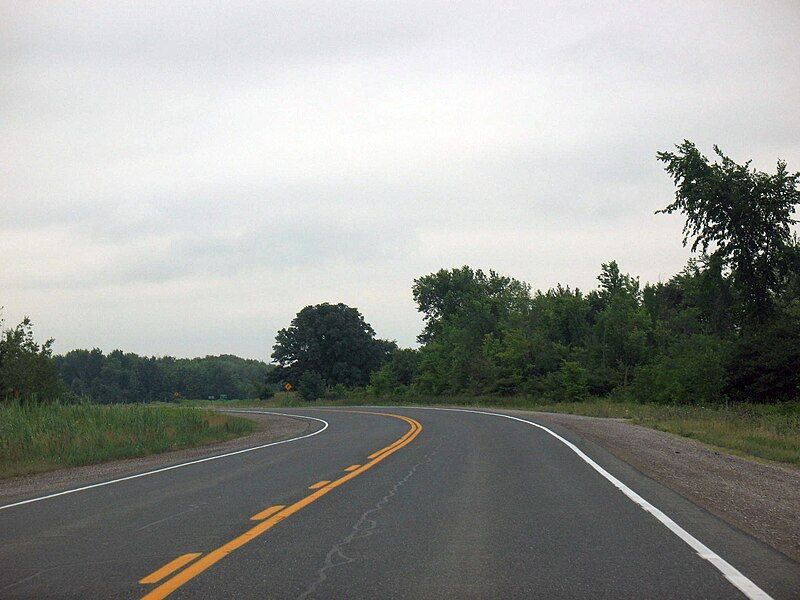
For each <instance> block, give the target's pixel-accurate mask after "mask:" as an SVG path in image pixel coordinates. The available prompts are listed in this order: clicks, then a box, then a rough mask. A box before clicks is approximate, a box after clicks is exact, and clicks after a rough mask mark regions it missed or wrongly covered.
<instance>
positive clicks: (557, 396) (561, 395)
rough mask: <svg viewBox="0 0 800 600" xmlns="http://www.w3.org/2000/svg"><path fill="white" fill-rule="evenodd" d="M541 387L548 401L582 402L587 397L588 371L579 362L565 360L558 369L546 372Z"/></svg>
mask: <svg viewBox="0 0 800 600" xmlns="http://www.w3.org/2000/svg"><path fill="white" fill-rule="evenodd" d="M543 387H544V397H545V399H546V400H548V401H549V402H583V401H584V400H588V399H589V373H588V372H587V371H586V369H584V368H583V367H582V366H581V365H580V364H579V363H577V362H574V361H569V360H565V361H564V362H562V363H561V367H560V368H559V369H558V371H553V372H552V373H548V375H547V376H546V377H545V379H544V386H543Z"/></svg>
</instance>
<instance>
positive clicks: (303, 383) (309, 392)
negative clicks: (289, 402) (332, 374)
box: [297, 371, 325, 402]
mask: <svg viewBox="0 0 800 600" xmlns="http://www.w3.org/2000/svg"><path fill="white" fill-rule="evenodd" d="M297 393H298V394H300V397H301V398H302V399H303V400H306V401H307V402H313V401H314V400H319V399H320V398H324V397H325V380H324V379H323V378H322V375H320V374H319V373H317V372H316V371H303V374H302V375H300V379H299V380H298V382H297Z"/></svg>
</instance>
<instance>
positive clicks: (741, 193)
mask: <svg viewBox="0 0 800 600" xmlns="http://www.w3.org/2000/svg"><path fill="white" fill-rule="evenodd" d="M676 148H677V152H659V153H658V154H657V156H658V160H660V161H662V162H663V163H665V164H666V170H667V172H668V173H669V174H670V175H671V176H672V178H673V180H674V181H675V185H676V187H677V190H676V192H675V201H674V202H672V204H669V205H668V206H667V207H666V208H664V209H663V210H662V211H659V212H665V213H673V212H681V213H683V214H684V215H685V216H686V223H685V225H684V228H683V233H684V239H683V243H684V245H686V244H687V243H688V242H689V241H690V240H691V248H692V251H695V250H698V249H699V250H701V251H702V252H703V253H704V254H705V253H709V254H710V256H711V257H712V258H714V259H719V260H720V261H721V263H722V265H723V266H724V267H725V268H727V269H728V270H729V271H730V274H731V276H732V280H733V283H734V285H735V288H736V291H737V293H738V295H739V300H740V306H741V309H742V310H741V316H742V320H743V323H744V324H746V325H752V324H755V323H763V322H764V321H765V320H767V319H768V318H769V317H770V315H771V312H772V311H771V309H772V308H773V304H774V299H775V296H776V295H777V294H779V293H780V291H781V289H780V288H781V287H782V285H783V284H784V282H785V281H786V278H787V272H788V271H789V270H790V269H791V265H790V248H791V245H792V232H791V226H792V225H793V224H794V223H795V222H796V221H795V220H794V219H793V214H794V210H795V207H796V205H797V204H798V202H800V190H799V189H798V181H800V173H789V172H788V171H787V169H786V163H785V162H783V161H781V160H779V161H778V165H777V170H776V172H775V174H774V175H770V174H767V173H763V172H760V171H757V170H755V169H753V168H751V166H750V161H748V162H746V163H745V164H743V165H739V164H737V163H735V162H734V161H733V160H731V159H730V158H729V157H727V156H726V155H725V154H723V153H722V151H721V150H720V149H719V148H718V147H717V146H714V152H715V153H716V155H717V157H718V158H719V162H710V161H709V160H708V158H706V157H705V156H703V155H702V154H701V153H700V151H699V150H698V149H697V147H696V146H695V145H694V144H693V143H692V142H690V141H688V140H685V141H684V142H683V143H682V144H680V145H678V146H676Z"/></svg>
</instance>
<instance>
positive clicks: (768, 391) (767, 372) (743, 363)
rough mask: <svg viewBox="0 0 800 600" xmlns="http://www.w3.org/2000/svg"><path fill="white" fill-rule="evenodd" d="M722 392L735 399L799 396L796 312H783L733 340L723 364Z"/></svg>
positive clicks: (799, 346) (799, 340)
mask: <svg viewBox="0 0 800 600" xmlns="http://www.w3.org/2000/svg"><path fill="white" fill-rule="evenodd" d="M725 370H726V372H727V383H726V386H725V393H726V394H727V395H728V397H730V399H731V400H734V401H736V402H781V401H791V400H796V399H798V398H800V316H798V315H792V314H786V315H782V316H781V318H778V319H775V321H773V322H772V323H770V324H769V325H767V326H765V327H763V328H760V329H758V330H757V331H755V332H753V333H747V334H745V335H743V336H742V337H741V338H740V339H739V340H737V342H736V344H735V346H734V348H733V351H732V352H731V356H730V360H729V361H728V362H727V364H726V365H725Z"/></svg>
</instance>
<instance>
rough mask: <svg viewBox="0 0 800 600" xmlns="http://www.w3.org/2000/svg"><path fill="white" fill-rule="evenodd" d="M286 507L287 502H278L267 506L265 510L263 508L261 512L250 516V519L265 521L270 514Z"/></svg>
mask: <svg viewBox="0 0 800 600" xmlns="http://www.w3.org/2000/svg"><path fill="white" fill-rule="evenodd" d="M284 508H286V505H285V504H278V505H276V506H270V507H269V508H265V509H264V510H262V511H261V512H260V513H258V514H255V515H253V516H252V517H250V520H251V521H263V520H264V519H266V518H267V517H270V516H272V515H274V514H275V513H276V512H278V511H279V510H283V509H284Z"/></svg>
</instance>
